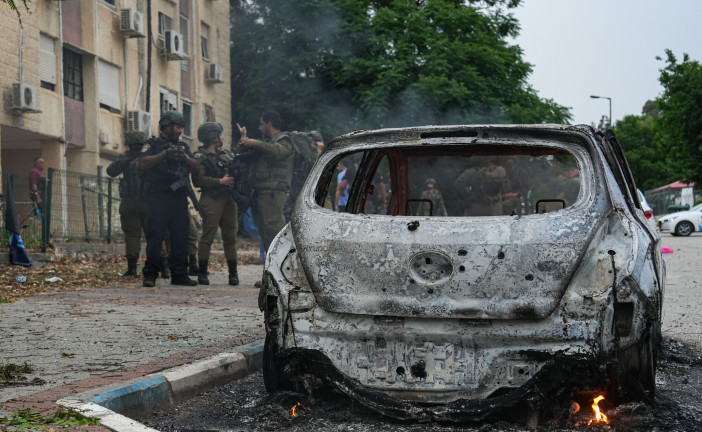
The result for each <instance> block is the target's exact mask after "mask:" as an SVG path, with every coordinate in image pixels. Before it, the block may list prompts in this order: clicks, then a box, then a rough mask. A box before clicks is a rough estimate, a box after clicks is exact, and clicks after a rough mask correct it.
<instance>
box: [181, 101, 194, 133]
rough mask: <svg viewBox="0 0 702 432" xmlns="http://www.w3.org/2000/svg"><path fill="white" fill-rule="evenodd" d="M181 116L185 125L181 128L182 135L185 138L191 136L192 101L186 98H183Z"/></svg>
mask: <svg viewBox="0 0 702 432" xmlns="http://www.w3.org/2000/svg"><path fill="white" fill-rule="evenodd" d="M183 117H185V127H184V128H183V136H185V137H187V138H192V137H193V103H192V102H191V101H189V100H187V99H183Z"/></svg>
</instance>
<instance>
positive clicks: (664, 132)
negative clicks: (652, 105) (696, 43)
mask: <svg viewBox="0 0 702 432" xmlns="http://www.w3.org/2000/svg"><path fill="white" fill-rule="evenodd" d="M666 56H667V58H666V63H667V64H666V66H665V67H664V68H663V69H662V70H661V76H660V78H659V80H660V82H661V84H662V85H663V94H662V95H661V96H660V97H659V98H658V99H657V105H658V108H659V109H660V110H661V112H662V114H661V116H660V118H659V119H657V121H656V126H657V132H658V134H659V138H660V140H661V145H662V148H663V149H664V150H665V151H666V153H667V155H668V158H669V160H671V162H672V165H671V169H672V170H673V173H674V174H676V175H677V177H678V179H679V180H682V181H694V182H696V183H698V184H700V182H702V65H700V63H699V62H698V61H696V60H691V59H690V58H689V56H688V55H687V54H684V55H683V61H682V62H681V63H678V61H677V58H676V57H675V55H674V54H673V52H672V51H670V50H666ZM659 60H660V58H659Z"/></svg>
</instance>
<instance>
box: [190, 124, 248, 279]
mask: <svg viewBox="0 0 702 432" xmlns="http://www.w3.org/2000/svg"><path fill="white" fill-rule="evenodd" d="M222 131H223V129H222V125H221V124H219V123H216V122H208V123H204V124H202V125H201V126H200V127H199V128H198V130H197V139H198V140H200V142H201V143H202V146H200V147H199V148H198V149H197V151H195V159H197V161H198V162H199V164H200V165H199V166H198V168H197V169H196V170H194V171H193V175H192V177H193V184H194V185H195V186H196V187H199V188H201V192H202V194H201V195H200V206H202V236H201V237H200V243H199V244H198V249H197V253H198V269H199V272H198V275H197V282H198V283H199V284H201V285H209V284H210V281H209V279H208V277H207V263H208V262H209V258H210V247H211V246H212V240H214V236H215V234H216V233H217V228H221V229H222V242H223V243H224V256H225V257H226V259H227V266H228V267H229V285H239V275H238V274H237V269H236V233H237V230H238V229H239V227H238V223H237V221H238V215H239V211H238V209H237V205H236V201H235V200H234V195H233V192H234V177H232V176H231V175H230V172H231V169H232V162H233V161H234V154H233V153H232V152H231V151H229V150H227V149H225V148H223V147H222V146H223V144H224V138H223V136H222Z"/></svg>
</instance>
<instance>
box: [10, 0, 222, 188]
mask: <svg viewBox="0 0 702 432" xmlns="http://www.w3.org/2000/svg"><path fill="white" fill-rule="evenodd" d="M28 4H29V7H30V10H31V13H27V12H26V11H24V10H22V9H21V12H22V26H20V23H19V21H18V19H17V16H16V15H15V14H14V13H12V12H11V11H9V9H8V10H6V11H3V13H1V14H0V70H1V71H2V73H0V94H1V95H2V98H3V103H2V107H0V150H1V151H0V164H1V170H2V174H8V173H13V172H15V173H19V174H21V175H22V176H24V175H25V174H26V173H27V172H28V171H29V169H30V168H31V166H32V161H33V159H34V158H35V157H37V156H42V157H43V158H44V159H45V160H46V166H47V168H57V169H65V170H69V171H75V172H82V173H88V174H95V173H96V172H97V169H98V166H107V165H108V164H109V163H110V162H111V161H112V160H114V159H115V158H116V157H117V155H119V154H120V153H122V152H123V151H124V144H123V141H124V140H123V136H124V133H125V131H126V130H127V128H128V124H127V123H128V122H127V117H128V112H130V111H142V112H148V113H151V121H150V131H151V133H152V134H154V135H157V134H158V120H159V117H160V113H161V112H162V110H164V109H167V108H172V109H177V110H179V111H183V108H184V105H185V108H186V109H187V108H189V111H190V113H191V115H190V119H191V124H190V125H189V127H187V128H186V131H188V132H189V133H188V134H187V136H184V137H183V140H184V141H186V142H188V143H189V144H191V147H192V148H193V149H194V148H196V147H197V145H198V143H197V139H196V131H197V127H198V126H199V125H200V124H201V123H202V122H205V121H211V120H215V121H218V122H220V123H222V126H223V127H224V134H225V137H229V136H231V133H232V130H231V113H230V80H229V73H230V66H229V5H228V2H225V1H218V0H151V1H146V0H72V1H70V2H69V1H48V0H42V1H33V2H30V3H28ZM0 8H7V6H6V5H0ZM20 8H22V6H21V5H20ZM122 9H131V10H136V11H138V12H139V13H140V16H141V18H142V19H143V21H142V25H141V28H142V30H143V31H142V32H143V34H144V37H127V35H126V34H125V32H123V31H122V30H121V26H120V22H121V13H122V12H121V11H122ZM149 17H150V19H149ZM149 22H150V23H151V25H150V26H149V25H148V24H149ZM165 29H171V30H174V31H176V32H178V33H179V34H180V35H181V36H182V38H181V40H180V41H181V42H182V44H183V47H184V48H185V49H184V51H183V52H184V53H185V57H184V58H183V59H182V60H178V59H170V60H169V59H167V57H166V56H165V55H164V48H163V47H164V45H165V42H164V36H165V31H163V30H165ZM149 33H150V34H151V37H149ZM203 38H204V39H206V42H205V43H203ZM51 45H53V52H52V51H51V49H50V48H51ZM203 46H205V48H206V50H207V52H206V53H204V49H203ZM47 47H48V49H47ZM172 51H173V50H172ZM176 51H177V50H176ZM203 54H205V55H203ZM213 64H217V65H219V66H221V71H222V75H221V76H222V80H221V81H223V82H217V83H213V82H212V81H211V80H210V79H208V72H209V70H210V68H212V67H213V68H216V69H219V68H218V67H216V66H211V65H213ZM71 67H72V69H71ZM69 70H72V71H73V72H69ZM19 82H23V83H26V84H28V85H29V86H31V88H30V89H29V90H27V91H29V92H31V91H34V92H35V99H34V101H35V106H34V107H33V108H35V109H30V108H32V107H31V106H25V107H24V109H19V110H18V109H15V108H13V107H14V106H16V105H17V103H16V101H15V100H14V98H13V88H14V87H13V84H15V83H19ZM76 88H79V90H78V91H76ZM32 89H33V90H32ZM25 105H26V104H25Z"/></svg>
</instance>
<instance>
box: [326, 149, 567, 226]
mask: <svg viewBox="0 0 702 432" xmlns="http://www.w3.org/2000/svg"><path fill="white" fill-rule="evenodd" d="M321 179H322V180H320V184H318V185H317V189H316V191H317V192H316V202H317V204H318V205H320V206H325V207H327V208H334V209H337V208H338V211H341V212H346V213H352V214H376V215H389V216H427V217H447V216H448V217H460V216H468V217H475V216H500V215H529V214H535V213H548V212H553V211H558V210H561V209H564V208H567V207H569V206H571V205H573V203H575V202H576V201H577V199H578V196H579V193H580V170H579V167H578V162H577V160H576V158H575V156H573V155H572V154H570V153H568V152H567V151H565V150H563V149H560V148H548V147H534V146H529V147H527V146H524V147H519V146H495V145H493V146H485V145H481V146H465V145H462V146H460V147H459V146H451V145H447V146H432V147H416V146H415V147H393V148H386V149H371V150H367V151H360V152H355V153H350V154H347V155H345V156H343V157H341V158H338V159H336V160H334V162H333V163H331V164H330V165H328V166H327V167H326V170H325V174H324V175H322V176H321Z"/></svg>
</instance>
